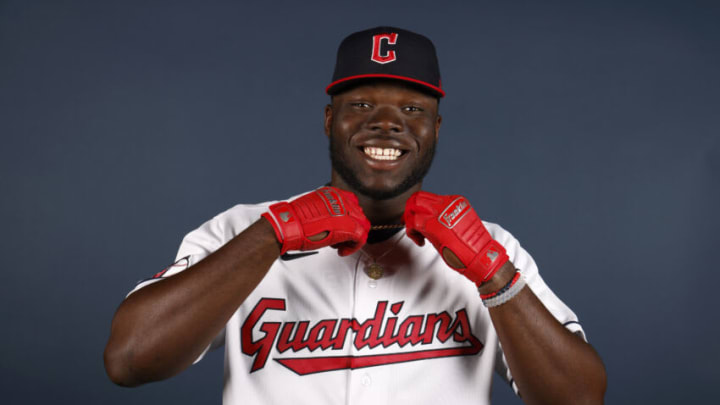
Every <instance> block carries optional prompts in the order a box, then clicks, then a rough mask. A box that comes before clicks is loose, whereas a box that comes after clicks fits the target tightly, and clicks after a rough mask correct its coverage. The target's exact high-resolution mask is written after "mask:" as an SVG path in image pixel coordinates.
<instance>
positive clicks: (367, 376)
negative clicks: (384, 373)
mask: <svg viewBox="0 0 720 405" xmlns="http://www.w3.org/2000/svg"><path fill="white" fill-rule="evenodd" d="M360 382H361V383H362V385H364V386H366V387H369V386H370V385H372V378H370V374H367V373H365V374H364V375H363V376H362V378H361V379H360Z"/></svg>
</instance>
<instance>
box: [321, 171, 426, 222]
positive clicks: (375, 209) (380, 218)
mask: <svg viewBox="0 0 720 405" xmlns="http://www.w3.org/2000/svg"><path fill="white" fill-rule="evenodd" d="M330 185H331V186H333V187H337V188H340V189H343V190H347V191H351V192H352V193H353V194H355V196H357V198H358V202H359V203H360V208H362V210H363V212H364V213H365V216H366V217H367V219H368V220H369V221H370V223H371V224H373V225H386V224H399V223H402V216H403V213H404V212H405V203H406V202H407V200H408V198H410V196H411V195H412V194H413V193H414V192H416V191H418V190H420V187H421V183H418V184H416V185H414V186H413V187H411V188H410V189H409V190H407V191H405V192H404V193H402V194H400V195H398V196H396V197H393V198H389V199H387V200H375V199H373V198H371V197H368V196H366V195H364V194H361V193H360V192H358V191H357V190H355V189H353V188H352V187H350V186H349V185H348V184H347V183H345V181H343V180H342V178H341V177H340V176H339V175H338V174H337V173H335V171H333V174H332V180H331V181H330Z"/></svg>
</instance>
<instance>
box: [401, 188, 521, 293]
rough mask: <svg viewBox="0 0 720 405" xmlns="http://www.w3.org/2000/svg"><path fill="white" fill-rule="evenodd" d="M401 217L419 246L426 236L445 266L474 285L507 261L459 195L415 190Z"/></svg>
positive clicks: (496, 243) (407, 230)
mask: <svg viewBox="0 0 720 405" xmlns="http://www.w3.org/2000/svg"><path fill="white" fill-rule="evenodd" d="M403 219H404V220H405V228H406V232H407V235H408V237H410V239H412V240H413V241H414V242H415V243H417V244H418V245H419V246H422V245H423V244H424V243H425V239H428V240H429V241H430V243H432V244H433V246H435V249H437V250H438V252H440V255H441V256H442V258H443V260H444V261H445V263H447V265H448V266H450V267H452V268H453V269H455V270H456V271H458V272H459V273H460V274H463V275H464V276H465V277H467V278H468V279H470V281H472V282H473V283H475V284H476V285H477V286H478V287H479V286H480V285H481V284H482V283H484V282H486V281H488V280H490V279H491V278H492V276H493V275H495V273H496V272H497V271H498V269H500V267H502V265H503V264H505V263H506V262H507V261H508V255H507V253H506V252H505V248H504V247H503V246H502V245H500V244H499V243H498V242H497V241H495V240H494V239H493V238H492V237H491V236H490V234H489V233H488V231H487V229H485V225H483V223H482V221H481V220H480V218H479V217H478V216H477V214H476V213H475V210H474V209H473V208H472V207H471V206H470V203H469V202H468V200H467V199H466V198H465V197H463V196H460V195H448V196H443V195H437V194H433V193H428V192H426V191H418V192H416V193H415V194H413V195H412V196H410V198H409V199H408V201H407V203H406V204H405V213H404V214H403Z"/></svg>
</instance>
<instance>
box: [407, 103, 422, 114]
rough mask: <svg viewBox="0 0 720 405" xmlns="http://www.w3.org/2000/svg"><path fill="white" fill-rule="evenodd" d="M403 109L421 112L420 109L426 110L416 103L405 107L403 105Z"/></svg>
mask: <svg viewBox="0 0 720 405" xmlns="http://www.w3.org/2000/svg"><path fill="white" fill-rule="evenodd" d="M403 110H404V111H407V112H419V111H424V110H423V109H422V108H420V107H418V106H416V105H408V106H405V107H403Z"/></svg>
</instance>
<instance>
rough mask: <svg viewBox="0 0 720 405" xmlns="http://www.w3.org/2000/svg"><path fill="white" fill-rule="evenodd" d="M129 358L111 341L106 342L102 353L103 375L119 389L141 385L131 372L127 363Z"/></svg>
mask: <svg viewBox="0 0 720 405" xmlns="http://www.w3.org/2000/svg"><path fill="white" fill-rule="evenodd" d="M130 357H131V356H129V355H128V353H127V352H126V351H123V350H121V349H120V348H118V347H116V345H114V344H113V343H112V340H111V341H110V342H108V344H107V346H106V347H105V352H104V353H103V362H104V364H105V373H106V374H107V376H108V377H109V378H110V381H112V382H113V383H115V384H116V385H119V386H121V387H137V386H138V385H141V384H142V382H141V381H139V380H138V379H137V377H136V376H135V373H133V372H132V367H131V366H130V362H129V361H128V359H129V358H130Z"/></svg>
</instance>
